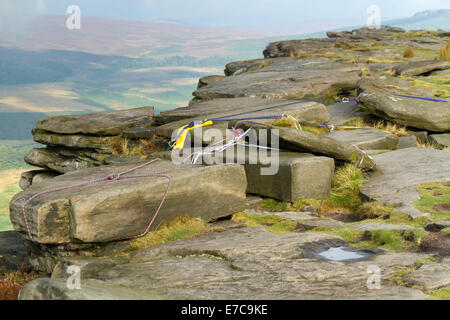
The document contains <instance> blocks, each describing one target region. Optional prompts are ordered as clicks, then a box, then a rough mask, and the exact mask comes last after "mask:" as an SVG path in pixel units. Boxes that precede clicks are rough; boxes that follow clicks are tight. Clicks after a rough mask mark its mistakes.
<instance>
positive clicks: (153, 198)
mask: <svg viewBox="0 0 450 320" xmlns="http://www.w3.org/2000/svg"><path fill="white" fill-rule="evenodd" d="M139 164H143V163H142V162H140V163H132V164H125V165H111V166H102V167H98V168H89V169H84V170H77V171H73V172H70V173H68V174H64V175H61V176H58V177H55V178H53V179H51V180H48V181H43V182H42V183H40V184H38V185H36V186H31V187H30V188H28V189H27V190H26V191H23V192H21V193H19V194H18V195H16V196H15V197H14V198H13V200H12V201H11V203H10V213H11V221H12V223H13V225H14V228H15V230H17V231H20V232H25V231H26V228H25V224H24V216H23V212H22V206H23V205H24V203H25V202H26V201H27V200H28V199H30V197H32V196H34V195H36V194H37V193H40V192H43V191H46V190H50V189H55V188H61V187H67V186H72V185H77V184H80V183H84V182H86V181H92V180H96V179H99V178H102V177H105V176H108V175H111V174H116V173H120V172H124V171H127V170H129V169H131V168H135V167H136V166H137V165H139ZM161 172H165V173H166V174H168V175H170V177H171V178H172V183H171V185H170V190H169V193H168V196H167V198H166V200H165V202H164V204H163V206H162V209H161V211H160V212H159V214H158V216H157V217H156V218H155V220H154V222H153V224H152V230H154V229H156V228H158V227H159V226H160V225H161V224H162V223H164V222H168V221H171V220H173V219H174V218H175V217H177V216H183V215H189V216H192V217H201V218H203V219H204V220H206V221H210V220H212V219H216V218H219V217H224V216H228V215H231V214H233V213H235V212H239V211H243V210H244V209H245V190H246V187H247V182H246V177H245V172H244V168H243V167H242V166H240V165H216V166H207V167H206V166H192V165H175V164H173V163H172V162H169V161H157V162H154V163H152V164H150V165H148V166H146V167H144V168H141V169H139V170H137V171H135V172H133V173H132V174H131V175H144V174H154V173H161ZM126 176H127V175H124V176H123V178H122V179H120V180H117V181H112V182H110V183H106V184H105V183H103V184H90V185H88V186H83V187H77V188H70V189H67V190H62V191H57V192H51V193H46V194H44V195H41V196H39V197H38V198H36V199H35V200H33V201H32V202H31V203H29V204H28V206H27V207H26V211H27V213H28V221H29V224H30V228H31V232H32V235H33V237H34V238H35V240H36V241H37V242H40V243H46V244H52V243H70V242H73V241H75V240H76V241H81V242H87V243H91V242H107V241H111V240H115V239H122V238H126V237H132V236H135V235H138V234H141V233H142V232H143V231H144V230H145V229H146V227H147V226H148V225H149V222H150V221H151V220H152V219H153V217H154V214H155V212H156V210H157V208H158V206H159V205H160V203H161V201H162V199H163V195H164V192H165V191H166V188H167V186H168V179H166V178H164V177H142V178H134V179H131V178H130V179H126ZM211 208H213V209H211Z"/></svg>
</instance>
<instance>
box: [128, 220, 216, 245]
mask: <svg viewBox="0 0 450 320" xmlns="http://www.w3.org/2000/svg"><path fill="white" fill-rule="evenodd" d="M216 229H217V228H213V227H211V226H209V225H208V224H207V223H206V222H205V221H203V220H202V219H200V218H191V217H187V216H184V217H178V218H175V219H174V220H173V221H171V222H168V223H166V224H164V225H163V226H162V227H160V228H159V229H158V230H156V231H151V232H149V233H147V234H146V235H145V236H144V237H142V238H137V239H133V240H131V247H132V249H134V250H137V249H144V248H148V247H152V246H157V245H160V244H163V243H166V242H170V241H176V240H180V239H186V238H192V237H196V236H199V235H201V234H207V233H208V232H211V231H213V230H216Z"/></svg>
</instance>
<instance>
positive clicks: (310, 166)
mask: <svg viewBox="0 0 450 320" xmlns="http://www.w3.org/2000/svg"><path fill="white" fill-rule="evenodd" d="M230 151H231V152H230ZM208 158H209V159H208ZM215 160H216V161H220V162H221V161H223V162H225V163H239V164H243V165H244V167H245V173H246V175H247V193H251V194H258V195H261V196H265V197H270V198H274V199H278V200H281V201H287V202H294V201H296V200H300V199H312V198H316V199H322V198H326V197H328V196H329V195H330V189H331V179H332V178H333V173H334V160H333V159H331V158H327V157H316V156H313V155H312V154H308V153H297V152H274V151H272V152H270V151H269V152H267V153H266V152H263V153H260V149H258V148H255V147H243V148H240V147H239V148H234V150H231V149H228V150H226V151H224V152H221V153H215V154H214V155H211V156H208V155H204V156H203V157H202V158H199V159H198V161H197V162H196V163H197V164H200V163H213V161H215Z"/></svg>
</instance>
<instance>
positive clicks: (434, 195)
mask: <svg viewBox="0 0 450 320" xmlns="http://www.w3.org/2000/svg"><path fill="white" fill-rule="evenodd" d="M417 187H418V193H419V196H420V199H419V200H416V201H415V202H414V206H415V207H416V208H417V209H418V210H419V211H421V212H429V213H430V214H431V220H433V221H443V220H448V219H450V211H449V210H447V211H438V210H435V206H436V205H439V204H444V203H450V186H446V185H443V184H442V183H426V184H422V185H418V186H417Z"/></svg>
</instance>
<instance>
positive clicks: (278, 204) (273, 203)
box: [261, 198, 289, 212]
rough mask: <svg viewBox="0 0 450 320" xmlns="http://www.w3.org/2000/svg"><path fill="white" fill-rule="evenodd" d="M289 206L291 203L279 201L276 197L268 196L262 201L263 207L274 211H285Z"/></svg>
mask: <svg viewBox="0 0 450 320" xmlns="http://www.w3.org/2000/svg"><path fill="white" fill-rule="evenodd" d="M288 207H289V203H287V202H282V201H277V200H275V199H271V198H266V199H264V200H263V201H262V204H261V209H264V210H267V211H272V212H283V211H286V210H287V209H288Z"/></svg>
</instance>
